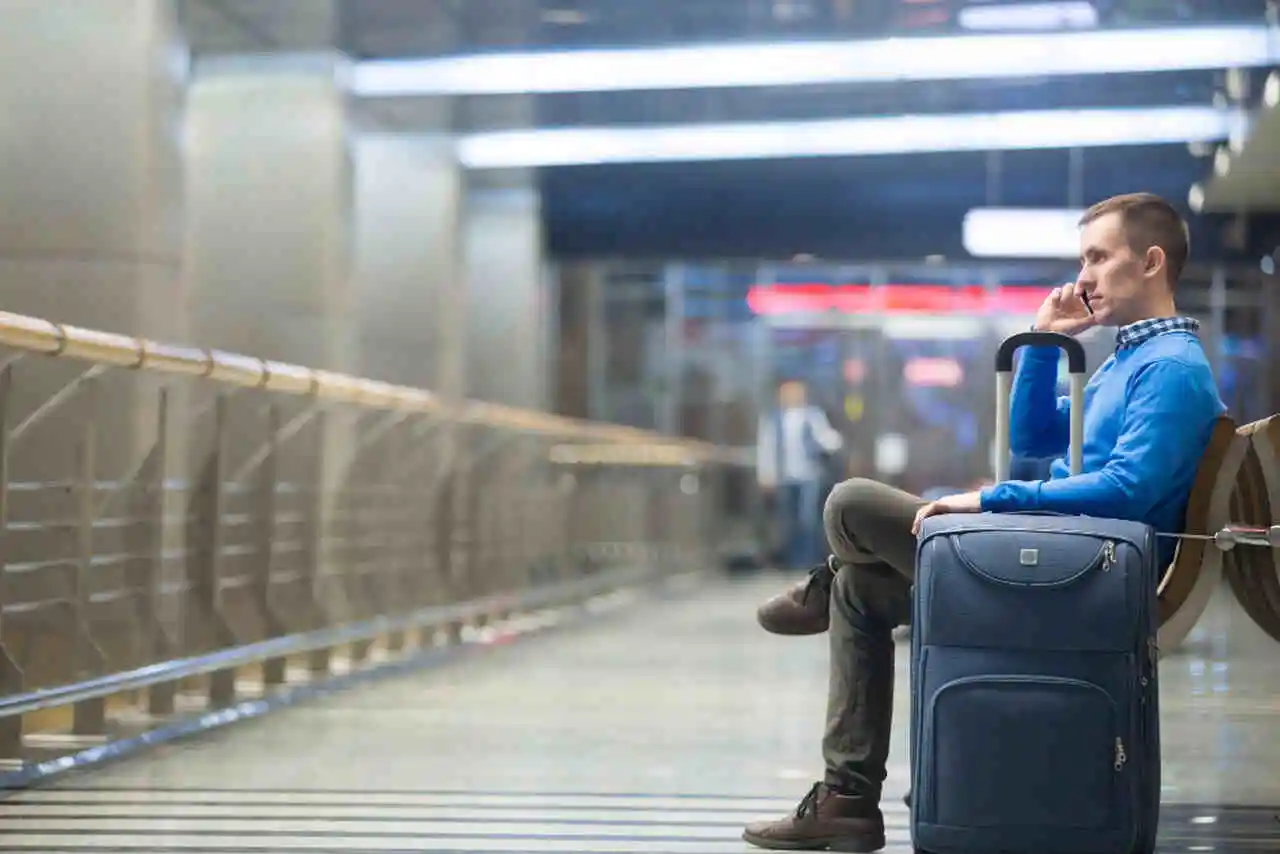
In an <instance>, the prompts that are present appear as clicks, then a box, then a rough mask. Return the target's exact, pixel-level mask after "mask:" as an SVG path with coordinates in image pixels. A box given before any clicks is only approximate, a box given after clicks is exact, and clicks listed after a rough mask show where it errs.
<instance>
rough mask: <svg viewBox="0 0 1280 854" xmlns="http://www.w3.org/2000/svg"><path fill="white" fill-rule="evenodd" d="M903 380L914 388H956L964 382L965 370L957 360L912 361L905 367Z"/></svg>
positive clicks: (926, 359) (928, 359) (920, 359)
mask: <svg viewBox="0 0 1280 854" xmlns="http://www.w3.org/2000/svg"><path fill="white" fill-rule="evenodd" d="M902 376H903V379H905V380H906V381H907V382H908V383H909V384H911V385H914V386H923V387H926V388H955V387H956V386H958V385H960V383H961V382H962V381H963V380H964V368H962V367H960V363H959V362H957V361H956V360H955V359H945V358H944V359H937V358H932V359H931V358H923V357H922V358H919V359H912V360H910V361H909V362H907V364H906V365H905V366H904V367H903V371H902Z"/></svg>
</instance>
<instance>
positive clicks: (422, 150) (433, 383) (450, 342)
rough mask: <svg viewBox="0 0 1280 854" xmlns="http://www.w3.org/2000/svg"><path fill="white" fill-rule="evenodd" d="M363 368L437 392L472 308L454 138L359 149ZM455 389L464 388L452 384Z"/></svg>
mask: <svg viewBox="0 0 1280 854" xmlns="http://www.w3.org/2000/svg"><path fill="white" fill-rule="evenodd" d="M356 162H357V170H356V171H357V180H356V211H357V237H356V246H357V251H356V258H357V260H356V276H355V279H356V281H355V288H356V292H357V299H356V305H357V309H356V315H355V317H356V323H357V325H358V330H359V344H358V350H359V362H358V364H359V371H358V372H359V373H360V374H361V375H363V376H369V377H374V378H376V379H380V380H384V381H386V382H394V383H400V384H403V385H412V386H418V387H423V388H431V389H435V390H446V389H448V388H452V386H453V385H456V381H457V380H456V378H452V379H451V372H452V371H455V370H456V369H455V368H454V367H453V365H452V363H453V362H454V361H456V360H451V359H450V358H449V356H450V355H453V354H455V353H456V352H457V351H458V350H460V349H461V347H462V346H463V340H464V339H463V332H464V331H465V330H464V329H463V328H462V327H463V324H462V323H460V322H459V321H460V319H461V318H463V317H464V316H465V310H466V296H467V295H466V281H465V279H464V276H463V266H462V246H461V240H460V235H459V219H460V207H461V204H462V193H463V178H462V171H461V169H460V168H459V166H458V163H457V160H456V158H455V157H454V156H453V148H452V145H451V143H450V140H449V138H448V136H447V135H444V134H437V135H428V134H407V135H400V134H369V135H366V136H364V137H362V138H361V140H360V142H359V144H358V146H357V161H356ZM452 390H453V391H454V393H457V392H458V391H460V389H457V388H452Z"/></svg>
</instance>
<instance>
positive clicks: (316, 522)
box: [302, 410, 333, 678]
mask: <svg viewBox="0 0 1280 854" xmlns="http://www.w3.org/2000/svg"><path fill="white" fill-rule="evenodd" d="M328 416H329V413H328V412H325V411H323V410H322V411H320V412H317V413H316V418H315V424H314V430H315V438H316V441H315V450H314V453H313V454H312V460H313V461H314V466H313V468H312V478H311V484H310V490H309V492H310V495H309V496H308V497H309V499H310V500H309V501H307V503H306V510H305V511H304V512H305V516H306V521H305V523H304V524H303V537H302V541H303V560H302V571H303V572H304V573H305V574H306V575H307V578H308V584H307V589H308V590H309V591H310V597H311V605H312V615H313V616H312V620H313V623H314V624H313V626H312V628H316V629H318V628H322V627H324V626H327V625H328V624H329V622H330V621H329V608H328V605H327V603H326V602H325V597H324V590H323V589H322V583H323V580H324V579H323V564H324V560H325V551H326V549H325V523H324V489H325V483H324V473H325V458H326V456H327V451H328V445H329V443H328V441H327V439H328V422H329V417H328ZM332 657H333V651H332V650H330V649H317V650H315V651H313V652H311V653H310V654H309V655H308V656H307V667H308V669H309V670H310V671H311V675H312V677H313V678H314V677H317V676H328V675H329V671H330V666H331V659H332Z"/></svg>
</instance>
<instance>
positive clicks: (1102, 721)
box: [921, 675, 1128, 831]
mask: <svg viewBox="0 0 1280 854" xmlns="http://www.w3.org/2000/svg"><path fill="white" fill-rule="evenodd" d="M1122 733H1123V728H1122V721H1121V719H1120V715H1119V714H1118V712H1117V707H1116V704H1115V702H1114V701H1113V700H1112V698H1111V696H1110V695H1109V694H1108V693H1107V692H1106V691H1105V690H1104V689H1103V688H1101V687H1100V686H1098V685H1095V684H1093V683H1090V682H1085V681H1082V680H1078V679H1067V678H1062V677H1055V676H1031V675H992V676H970V677H965V678H961V679H956V680H954V681H951V682H948V683H946V684H944V685H942V686H941V687H940V688H939V689H938V690H937V692H936V693H934V695H933V696H932V698H931V702H930V704H929V709H928V720H927V721H926V722H925V726H924V733H923V735H924V740H925V743H924V745H923V755H924V756H925V757H927V760H926V761H928V762H929V763H930V764H931V766H932V768H931V773H930V774H928V775H926V777H927V779H926V780H925V781H924V786H922V789H923V791H922V792H921V795H922V801H923V806H924V807H925V809H926V810H927V811H928V812H927V813H926V816H922V817H923V818H925V820H926V821H929V822H930V823H932V824H937V825H943V826H951V827H956V828H973V829H977V828H993V829H994V828H1008V829H1010V830H1012V829H1014V828H1016V827H1033V828H1060V829H1061V830H1063V831H1069V830H1070V829H1075V830H1086V829H1088V830H1096V831H1105V830H1108V829H1110V828H1115V827H1117V826H1123V824H1124V816H1122V815H1119V814H1118V811H1120V810H1122V809H1123V806H1124V804H1125V803H1126V801H1125V800H1124V799H1122V798H1119V797H1117V796H1118V795H1119V793H1120V789H1119V788H1118V786H1119V785H1120V780H1121V778H1122V774H1123V772H1124V770H1125V768H1124V766H1125V764H1126V762H1127V761H1128V760H1127V757H1126V756H1125V744H1124V740H1123V737H1122Z"/></svg>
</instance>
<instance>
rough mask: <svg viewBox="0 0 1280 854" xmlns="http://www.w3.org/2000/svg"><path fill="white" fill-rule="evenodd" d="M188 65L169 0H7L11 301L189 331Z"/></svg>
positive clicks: (6, 278) (1, 28)
mask: <svg viewBox="0 0 1280 854" xmlns="http://www.w3.org/2000/svg"><path fill="white" fill-rule="evenodd" d="M186 68H187V65H186V53H185V49H184V48H183V46H182V44H181V42H180V40H179V38H178V32H177V30H176V27H175V22H174V16H173V9H172V8H171V6H170V4H169V3H168V2H166V0H5V2H4V3H0V81H4V82H3V85H0V117H2V118H0V122H2V123H3V131H0V187H3V191H2V192H0V283H2V286H3V295H4V308H5V309H6V310H8V311H15V312H23V313H28V314H36V315H42V316H45V317H48V318H50V319H53V320H58V321H63V322H67V323H73V324H77V325H84V326H89V327H95V328H99V329H106V330H109V331H112V332H121V333H128V334H143V335H150V336H161V337H165V338H175V337H178V338H180V337H182V335H183V334H184V333H185V329H184V323H183V317H182V314H183V312H182V308H183V303H184V301H183V297H182V292H181V289H180V288H181V276H180V270H181V259H182V251H181V226H182V165H181V158H180V154H179V147H178V137H177V134H176V133H175V132H174V131H175V128H176V127H177V124H178V122H179V121H180V116H181V110H182V98H183V86H184V83H185V77H186Z"/></svg>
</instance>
